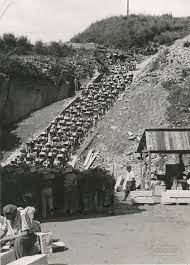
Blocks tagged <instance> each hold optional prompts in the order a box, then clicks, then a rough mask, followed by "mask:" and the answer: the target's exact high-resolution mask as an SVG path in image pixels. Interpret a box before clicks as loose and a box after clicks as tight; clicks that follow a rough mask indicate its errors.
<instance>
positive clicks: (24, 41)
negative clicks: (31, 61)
mask: <svg viewBox="0 0 190 265" xmlns="http://www.w3.org/2000/svg"><path fill="white" fill-rule="evenodd" d="M17 48H18V52H19V53H20V54H26V53H27V52H28V51H31V50H32V44H31V42H30V41H29V40H28V38H27V37H25V36H20V37H19V38H18V39H17Z"/></svg>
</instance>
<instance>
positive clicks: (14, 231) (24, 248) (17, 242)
mask: <svg viewBox="0 0 190 265" xmlns="http://www.w3.org/2000/svg"><path fill="white" fill-rule="evenodd" d="M3 214H4V216H5V218H6V221H5V222H6V223H5V225H4V228H3V230H4V234H3V237H2V236H1V241H0V243H1V245H3V244H6V243H7V242H9V241H10V242H11V244H13V245H14V252H15V256H16V259H19V258H22V257H24V256H29V255H31V251H32V248H33V246H34V244H35V243H36V239H37V237H36V235H35V234H34V228H33V226H32V220H31V218H30V217H29V215H28V213H27V211H26V210H25V209H22V208H17V206H16V205H13V204H8V205H6V206H5V207H4V208H3Z"/></svg>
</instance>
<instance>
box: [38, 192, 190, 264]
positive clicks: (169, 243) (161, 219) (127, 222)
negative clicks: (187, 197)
mask: <svg viewBox="0 0 190 265" xmlns="http://www.w3.org/2000/svg"><path fill="white" fill-rule="evenodd" d="M122 196H123V194H119V197H120V198H121V197H122ZM116 207H117V210H115V216H109V215H106V214H105V215H97V216H83V217H81V219H78V218H79V217H77V216H76V218H73V220H71V219H69V218H65V219H63V218H60V219H57V220H56V221H53V220H52V221H51V222H49V223H45V224H43V225H42V226H43V230H44V231H52V232H53V235H54V238H59V239H61V240H63V241H64V242H65V243H66V245H67V247H68V250H66V251H64V252H59V253H54V254H52V255H50V256H49V258H48V260H49V264H52V265H53V264H54V265H60V264H111V263H112V264H123V263H125V264H182V263H185V264H187V263H189V262H190V237H189V233H190V226H189V217H190V215H189V205H184V206H182V205H180V206H175V205H174V206H166V205H164V206H162V205H154V206H139V207H135V206H131V205H130V204H128V203H122V202H120V204H119V205H117V206H116Z"/></svg>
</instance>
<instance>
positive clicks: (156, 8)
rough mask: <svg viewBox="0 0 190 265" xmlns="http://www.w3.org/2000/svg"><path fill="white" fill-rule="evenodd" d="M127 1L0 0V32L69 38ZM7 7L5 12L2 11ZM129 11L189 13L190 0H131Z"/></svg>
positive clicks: (33, 38) (120, 9)
mask: <svg viewBox="0 0 190 265" xmlns="http://www.w3.org/2000/svg"><path fill="white" fill-rule="evenodd" d="M126 2H127V0H0V34H3V33H5V32H12V33H14V34H15V35H25V36H28V38H29V39H30V40H31V41H32V42H34V41H36V40H43V41H53V40H55V41H58V40H62V41H68V40H69V39H70V38H71V37H73V36H74V35H75V34H77V33H79V32H81V31H83V30H84V29H85V28H86V27H88V26H89V25H90V24H91V23H92V22H95V21H97V20H100V19H103V18H106V17H110V16H112V15H124V14H126V6H127V5H126ZM7 6H8V8H7V10H6V12H4V10H5V9H6V7H7ZM130 12H131V13H137V14H138V13H144V14H158V15H159V14H163V13H172V14H173V15H174V16H190V0H130Z"/></svg>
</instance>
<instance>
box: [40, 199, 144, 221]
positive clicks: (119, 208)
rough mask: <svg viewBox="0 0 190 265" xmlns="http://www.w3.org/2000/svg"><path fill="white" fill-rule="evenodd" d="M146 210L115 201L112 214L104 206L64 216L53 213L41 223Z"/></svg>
mask: <svg viewBox="0 0 190 265" xmlns="http://www.w3.org/2000/svg"><path fill="white" fill-rule="evenodd" d="M144 211H146V210H145V209H142V208H140V207H139V206H137V205H132V204H130V203H126V202H117V203H116V204H115V206H114V209H113V214H110V213H109V212H110V208H109V207H105V208H104V209H103V210H102V211H101V212H87V213H82V214H80V213H74V214H72V215H70V216H66V215H64V214H63V213H59V212H57V213H55V215H54V216H53V217H51V218H49V219H46V220H43V221H42V223H43V222H44V223H48V222H67V221H74V220H79V219H93V218H105V217H108V218H109V217H113V216H119V215H128V214H139V213H142V212H144Z"/></svg>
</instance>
